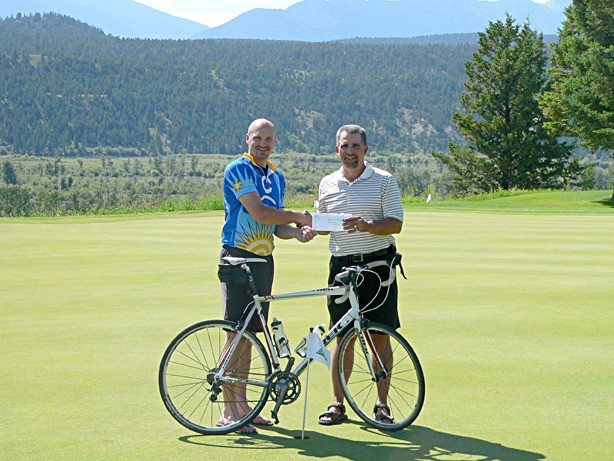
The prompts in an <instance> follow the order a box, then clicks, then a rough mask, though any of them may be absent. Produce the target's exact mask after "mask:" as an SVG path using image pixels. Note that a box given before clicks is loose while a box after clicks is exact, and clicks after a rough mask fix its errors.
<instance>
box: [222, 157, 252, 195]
mask: <svg viewBox="0 0 614 461" xmlns="http://www.w3.org/2000/svg"><path fill="white" fill-rule="evenodd" d="M255 181H256V177H255V175H254V171H253V169H251V168H249V167H248V166H246V165H245V164H242V163H239V162H236V163H232V164H231V165H229V166H228V168H227V169H226V172H225V174H224V183H225V184H224V186H225V187H226V188H228V190H230V191H231V192H232V193H233V194H234V196H235V198H237V199H238V198H239V197H241V196H242V195H245V194H247V193H249V192H258V190H257V189H256V182H255Z"/></svg>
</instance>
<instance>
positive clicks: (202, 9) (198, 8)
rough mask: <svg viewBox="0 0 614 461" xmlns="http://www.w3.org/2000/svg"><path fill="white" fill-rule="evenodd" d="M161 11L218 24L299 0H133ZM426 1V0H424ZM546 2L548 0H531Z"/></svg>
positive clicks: (209, 23)
mask: <svg viewBox="0 0 614 461" xmlns="http://www.w3.org/2000/svg"><path fill="white" fill-rule="evenodd" d="M134 1H135V2H138V3H142V4H144V5H147V6H150V7H151V8H154V9H156V10H158V11H162V12H163V13H167V14H171V15H173V16H176V17H178V18H184V19H189V20H190V21H194V22H198V23H200V24H204V25H205V26H208V27H217V26H220V25H222V24H224V23H226V22H228V21H230V20H231V19H234V18H236V17H237V16H239V15H240V14H241V13H245V12H246V11H249V10H253V9H254V8H269V9H279V10H285V9H286V8H288V7H289V6H292V5H294V4H295V3H299V2H300V1H301V0H134ZM425 1H428V0H425ZM533 1H534V2H536V3H547V2H548V1H550V0H533Z"/></svg>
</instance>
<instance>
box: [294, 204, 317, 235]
mask: <svg viewBox="0 0 614 461" xmlns="http://www.w3.org/2000/svg"><path fill="white" fill-rule="evenodd" d="M295 213H296V215H298V219H297V220H296V221H295V222H296V226H297V227H309V228H310V229H311V213H309V211H307V210H305V211H297V212H295ZM312 238H313V237H312ZM309 240H311V239H309Z"/></svg>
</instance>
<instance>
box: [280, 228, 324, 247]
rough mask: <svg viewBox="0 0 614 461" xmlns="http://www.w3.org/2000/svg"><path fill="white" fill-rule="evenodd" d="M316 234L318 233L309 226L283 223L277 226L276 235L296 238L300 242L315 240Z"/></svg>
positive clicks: (282, 237) (283, 237)
mask: <svg viewBox="0 0 614 461" xmlns="http://www.w3.org/2000/svg"><path fill="white" fill-rule="evenodd" d="M316 235H318V233H317V232H316V231H314V230H313V229H312V228H311V227H309V226H303V227H294V226H289V225H287V224H281V225H278V226H276V227H275V236H277V237H279V238H280V239H283V240H288V239H292V238H295V239H296V240H298V241H299V242H303V243H305V242H309V241H310V240H313V238H314V237H315V236H316Z"/></svg>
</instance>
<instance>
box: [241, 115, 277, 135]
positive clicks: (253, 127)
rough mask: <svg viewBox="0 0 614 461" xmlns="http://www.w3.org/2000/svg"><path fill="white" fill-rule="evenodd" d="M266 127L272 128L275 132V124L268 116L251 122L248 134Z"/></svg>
mask: <svg viewBox="0 0 614 461" xmlns="http://www.w3.org/2000/svg"><path fill="white" fill-rule="evenodd" d="M265 127H266V128H269V129H272V130H273V132H275V125H273V122H271V121H270V120H267V119H266V118H258V119H256V120H254V121H253V122H252V123H250V124H249V128H248V129H247V134H248V135H249V134H250V133H253V132H254V131H257V130H259V129H261V128H265Z"/></svg>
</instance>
